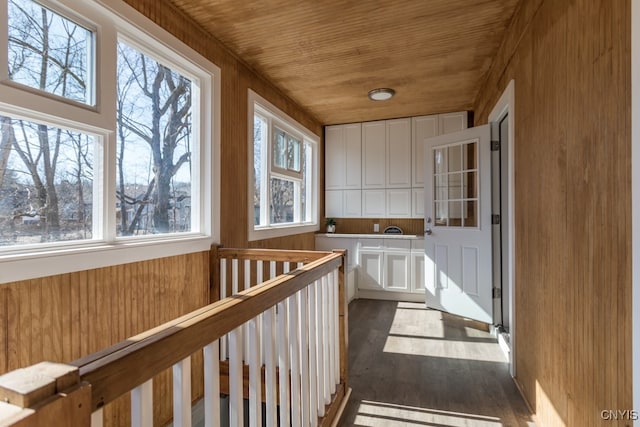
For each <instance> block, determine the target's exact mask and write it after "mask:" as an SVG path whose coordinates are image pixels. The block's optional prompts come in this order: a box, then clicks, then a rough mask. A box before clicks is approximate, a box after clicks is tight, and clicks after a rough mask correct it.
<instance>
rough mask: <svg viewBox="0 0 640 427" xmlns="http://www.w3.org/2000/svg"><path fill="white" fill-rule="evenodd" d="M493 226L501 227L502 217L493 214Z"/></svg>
mask: <svg viewBox="0 0 640 427" xmlns="http://www.w3.org/2000/svg"><path fill="white" fill-rule="evenodd" d="M491 224H492V225H499V224H500V215H496V214H493V215H491Z"/></svg>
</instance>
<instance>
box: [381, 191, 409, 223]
mask: <svg viewBox="0 0 640 427" xmlns="http://www.w3.org/2000/svg"><path fill="white" fill-rule="evenodd" d="M386 192H387V194H386V201H387V208H386V211H385V212H386V217H387V218H409V217H411V189H410V188H394V189H391V190H386Z"/></svg>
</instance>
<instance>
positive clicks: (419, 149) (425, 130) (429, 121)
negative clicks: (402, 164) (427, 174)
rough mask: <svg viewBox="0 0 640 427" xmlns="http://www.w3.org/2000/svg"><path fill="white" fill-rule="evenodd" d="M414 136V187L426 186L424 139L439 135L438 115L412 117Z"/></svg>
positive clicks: (412, 172) (412, 134)
mask: <svg viewBox="0 0 640 427" xmlns="http://www.w3.org/2000/svg"><path fill="white" fill-rule="evenodd" d="M411 128H412V132H411V136H412V138H411V139H412V141H413V144H412V147H411V149H412V151H413V156H412V164H411V175H412V180H411V181H412V182H411V186H412V187H416V188H417V187H424V139H425V138H432V137H434V136H438V116H437V115H433V116H421V117H414V118H412V119H411Z"/></svg>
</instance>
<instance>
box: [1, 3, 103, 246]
mask: <svg viewBox="0 0 640 427" xmlns="http://www.w3.org/2000/svg"><path fill="white" fill-rule="evenodd" d="M91 38H92V34H91V32H89V31H88V30H86V29H85V28H83V27H80V26H78V25H76V24H75V23H73V22H72V21H69V20H68V19H66V18H64V17H62V16H60V15H58V14H56V13H55V12H52V11H50V10H49V9H47V8H45V7H42V6H40V5H39V4H37V3H35V2H32V1H30V0H10V1H9V2H8V42H9V43H8V68H9V70H8V71H9V78H10V79H12V80H14V81H16V82H18V83H20V84H24V85H27V86H29V87H32V88H35V89H38V90H41V91H44V92H49V93H52V94H55V95H59V96H62V97H65V98H68V99H71V100H74V101H80V102H88V101H90V97H88V96H87V94H88V93H89V89H88V88H87V84H86V82H87V76H88V73H89V69H88V66H87V61H88V59H87V58H88V57H89V51H90V49H89V45H90V44H91ZM93 146H94V143H93V138H92V137H90V136H88V135H84V134H82V133H80V132H76V131H72V130H70V129H64V128H60V127H55V126H48V125H45V124H42V123H37V122H35V121H28V120H22V119H19V118H15V117H10V116H9V115H2V114H0V245H3V246H6V245H20V244H29V243H40V242H54V241H64V240H78V239H85V238H91V223H90V222H88V221H90V216H89V217H87V215H86V209H89V210H91V204H92V202H91V201H92V187H93V184H92V179H91V175H92V173H91V169H92V155H93ZM70 186H75V188H76V191H75V192H71V193H70V192H66V191H63V190H64V188H66V187H69V188H70ZM61 194H63V197H60V195H61Z"/></svg>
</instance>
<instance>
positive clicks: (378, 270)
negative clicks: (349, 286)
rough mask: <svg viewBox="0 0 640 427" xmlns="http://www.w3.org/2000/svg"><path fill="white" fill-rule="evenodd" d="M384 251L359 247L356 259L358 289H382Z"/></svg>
mask: <svg viewBox="0 0 640 427" xmlns="http://www.w3.org/2000/svg"><path fill="white" fill-rule="evenodd" d="M383 258H384V252H382V251H371V250H363V249H360V251H359V255H358V260H359V262H358V263H359V265H360V268H358V289H370V290H371V289H373V290H382V289H383V287H382V262H383Z"/></svg>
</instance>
